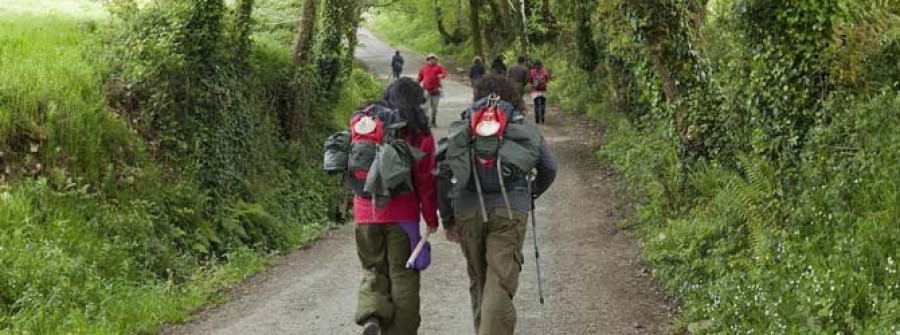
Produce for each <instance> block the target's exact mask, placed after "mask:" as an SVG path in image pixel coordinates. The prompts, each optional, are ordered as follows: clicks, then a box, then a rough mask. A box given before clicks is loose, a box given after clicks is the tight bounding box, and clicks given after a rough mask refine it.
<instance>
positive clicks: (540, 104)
mask: <svg viewBox="0 0 900 335" xmlns="http://www.w3.org/2000/svg"><path fill="white" fill-rule="evenodd" d="M549 82H550V72H547V69H545V68H544V65H543V64H541V61H540V60H535V61H534V67H533V68H532V69H531V72H530V73H529V75H528V83H529V84H531V99H532V100H534V122H535V123H537V124H543V123H544V116H545V115H546V114H547V83H549Z"/></svg>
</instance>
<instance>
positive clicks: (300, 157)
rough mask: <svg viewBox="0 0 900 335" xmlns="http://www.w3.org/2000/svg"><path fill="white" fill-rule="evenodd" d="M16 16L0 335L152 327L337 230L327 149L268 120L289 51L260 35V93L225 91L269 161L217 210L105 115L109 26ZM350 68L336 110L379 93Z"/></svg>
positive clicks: (8, 29)
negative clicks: (323, 161) (238, 100)
mask: <svg viewBox="0 0 900 335" xmlns="http://www.w3.org/2000/svg"><path fill="white" fill-rule="evenodd" d="M24 3H26V1H24V0H14V1H13V2H7V1H3V3H2V4H0V10H5V9H9V8H10V7H12V6H19V5H22V4H24ZM63 3H66V4H71V3H76V2H74V1H67V2H63ZM48 4H49V2H48ZM30 5H33V3H30ZM22 6H24V5H22ZM54 6H63V5H62V3H57V4H56V5H54ZM23 11H24V10H20V9H16V12H15V14H14V15H6V13H4V14H0V152H2V156H0V176H2V179H0V334H5V333H16V334H17V333H33V334H59V333H64V334H122V333H153V332H156V331H158V329H159V327H160V326H161V324H163V323H165V322H178V321H182V320H185V319H187V318H188V317H189V316H190V314H191V312H192V311H193V310H195V309H196V308H198V307H200V306H202V305H203V304H205V303H207V302H209V301H210V300H211V299H217V298H220V297H221V296H220V294H219V292H220V290H221V288H222V287H225V286H227V285H231V284H234V283H237V282H239V281H240V280H242V279H243V278H245V277H247V276H249V275H251V274H252V273H254V272H256V271H258V270H259V269H260V268H262V267H263V266H265V264H266V263H267V260H268V258H269V255H271V254H277V253H279V252H282V251H286V250H290V249H292V248H294V247H296V246H298V245H300V244H302V243H305V242H306V241H308V240H310V239H312V238H314V237H316V236H318V234H319V233H320V232H321V231H323V230H324V229H326V228H327V227H328V226H329V225H330V218H329V214H330V213H329V210H328V209H329V208H330V207H329V204H330V202H331V201H332V198H331V196H332V194H333V193H334V192H335V188H336V186H337V183H336V182H335V181H333V180H330V179H329V178H328V176H326V175H325V174H324V173H321V172H319V169H320V166H319V164H318V163H317V162H318V161H316V160H314V159H311V157H315V156H317V155H318V154H319V152H318V151H319V143H305V145H306V146H308V147H303V146H300V145H298V144H296V143H294V144H289V143H284V142H281V141H279V139H278V137H277V134H276V130H275V127H276V126H275V125H274V122H276V121H275V120H272V119H269V118H270V115H272V114H274V110H272V109H270V108H278V107H279V104H278V103H273V102H272V101H270V99H272V100H274V99H276V98H278V97H283V96H290V95H291V94H292V93H293V92H284V91H278V90H283V87H285V86H284V85H283V84H284V83H285V82H287V81H289V80H291V78H292V72H291V69H292V68H293V65H292V64H291V63H290V59H289V53H290V52H289V46H288V45H287V44H284V43H279V42H275V41H273V40H271V39H269V38H268V37H261V38H259V39H257V41H256V44H255V47H254V49H253V56H252V57H251V58H252V59H251V63H252V64H251V65H252V66H251V67H252V68H253V77H254V78H252V79H251V80H247V82H248V83H252V84H249V85H247V87H243V88H233V87H229V89H236V90H238V89H241V90H244V91H241V92H242V93H244V94H245V95H247V96H252V98H250V99H248V100H247V103H246V104H245V105H242V106H245V107H242V108H250V109H251V110H250V111H249V113H248V114H252V115H258V116H259V119H258V120H254V122H258V124H259V127H255V128H254V130H253V132H254V133H253V134H251V135H252V136H254V137H255V142H254V143H258V145H259V147H258V148H255V150H257V152H258V155H259V157H261V159H260V161H253V162H248V163H247V164H253V167H254V168H253V169H252V170H253V171H254V174H253V175H251V176H250V177H249V178H248V180H247V183H248V184H251V186H249V188H250V189H251V190H252V197H247V198H245V199H231V198H229V199H217V200H218V201H217V202H216V204H213V201H211V199H210V195H209V194H208V192H207V191H204V190H203V189H202V188H201V187H199V186H198V185H199V182H198V181H197V180H194V179H192V177H191V176H189V175H187V174H185V176H179V174H178V173H177V172H179V171H181V170H183V169H185V168H186V167H184V166H168V165H165V164H168V163H161V162H158V161H156V160H155V159H154V156H153V155H151V154H150V149H149V148H152V146H150V145H148V144H147V142H145V139H144V138H141V137H140V136H138V135H137V134H136V132H135V131H133V130H132V129H131V128H130V127H129V124H128V122H126V121H125V120H123V119H122V117H121V116H119V115H117V114H114V113H112V112H111V111H110V109H109V108H108V106H107V105H108V101H107V96H106V89H107V88H106V79H107V74H108V73H109V72H110V71H111V69H110V66H111V64H110V63H108V62H106V61H107V60H108V59H109V58H108V57H107V55H106V54H105V53H106V52H107V51H108V50H106V49H105V48H104V45H103V42H104V40H103V38H104V37H105V36H104V35H103V34H102V33H101V32H102V29H104V26H103V25H106V24H108V23H106V22H99V23H95V22H93V21H89V20H86V19H85V16H82V15H79V14H77V11H74V10H73V12H72V13H67V14H47V13H46V12H45V11H35V12H33V13H23ZM7 13H8V12H7ZM87 17H94V16H91V15H88V16H87ZM353 73H354V74H353V76H352V79H351V80H349V81H348V83H349V84H348V85H346V86H345V92H344V94H342V95H341V100H340V103H339V104H338V105H339V106H338V110H339V111H340V113H336V114H335V117H344V116H343V115H345V114H346V113H348V112H347V111H346V110H345V109H348V108H350V107H349V106H354V107H355V106H356V105H358V104H360V103H361V102H362V100H369V99H373V98H375V97H377V95H378V91H379V90H380V86H379V84H378V83H377V82H376V81H375V80H374V79H372V78H371V77H370V76H368V75H367V74H366V73H364V72H362V71H361V70H355V71H354V72H353ZM267 90H269V91H267ZM338 115H340V116H338ZM326 122H327V121H326ZM6 170H8V171H9V172H8V173H7V172H6Z"/></svg>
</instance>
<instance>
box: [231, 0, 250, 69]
mask: <svg viewBox="0 0 900 335" xmlns="http://www.w3.org/2000/svg"><path fill="white" fill-rule="evenodd" d="M236 14H237V15H236V18H235V31H234V43H235V45H236V47H235V55H234V59H235V62H236V63H237V64H239V65H238V66H241V67H246V65H247V64H248V62H247V58H248V57H249V56H250V34H251V33H252V31H253V29H252V28H253V27H252V25H251V20H250V19H251V16H252V15H253V0H239V1H238V5H237V13H236Z"/></svg>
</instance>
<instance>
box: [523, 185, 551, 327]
mask: <svg viewBox="0 0 900 335" xmlns="http://www.w3.org/2000/svg"><path fill="white" fill-rule="evenodd" d="M533 182H534V175H532V176H530V178H529V180H528V194H529V195H531V237H532V239H533V241H534V266H535V268H536V269H537V282H538V298H539V301H540V303H541V330H542V333H543V334H546V333H547V315H546V314H545V313H546V310H547V308H546V306H544V283H543V281H542V280H541V252H540V250H539V249H538V238H537V216H536V215H535V210H534V209H535V208H536V207H535V194H534V188H533V185H532V183H533Z"/></svg>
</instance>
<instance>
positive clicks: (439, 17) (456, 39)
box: [434, 0, 463, 44]
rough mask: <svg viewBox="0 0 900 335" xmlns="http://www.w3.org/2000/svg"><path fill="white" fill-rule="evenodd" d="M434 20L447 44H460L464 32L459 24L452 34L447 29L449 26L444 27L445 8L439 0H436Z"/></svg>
mask: <svg viewBox="0 0 900 335" xmlns="http://www.w3.org/2000/svg"><path fill="white" fill-rule="evenodd" d="M434 20H435V22H437V29H438V33H440V34H441V38H442V39H443V40H444V43H447V44H460V43H462V41H463V38H462V33H461V32H460V27H459V26H457V27H456V30H455V31H454V32H453V33H452V34H451V33H450V32H449V31H447V27H444V10H443V8H441V4H440V1H439V0H434Z"/></svg>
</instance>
